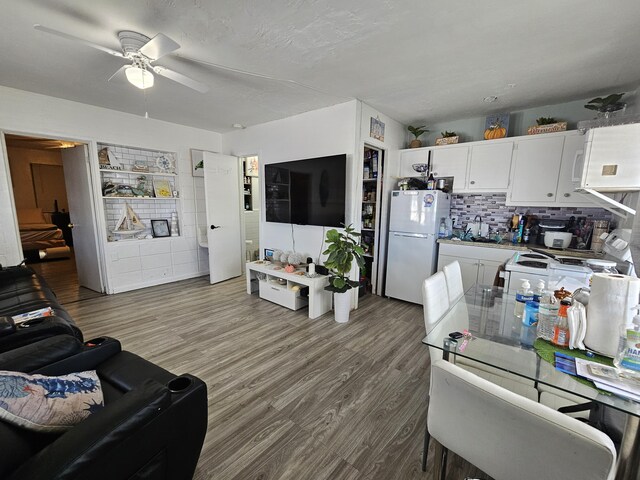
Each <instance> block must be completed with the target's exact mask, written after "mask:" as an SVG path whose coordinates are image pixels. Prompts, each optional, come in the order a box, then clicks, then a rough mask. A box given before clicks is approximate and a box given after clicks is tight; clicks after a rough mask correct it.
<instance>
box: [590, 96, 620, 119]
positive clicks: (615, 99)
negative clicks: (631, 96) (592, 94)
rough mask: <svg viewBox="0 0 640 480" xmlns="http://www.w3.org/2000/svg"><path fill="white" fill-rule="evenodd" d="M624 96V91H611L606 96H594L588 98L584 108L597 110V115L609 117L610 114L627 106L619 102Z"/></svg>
mask: <svg viewBox="0 0 640 480" xmlns="http://www.w3.org/2000/svg"><path fill="white" fill-rule="evenodd" d="M623 96H624V93H612V94H611V95H609V96H607V97H604V98H602V97H596V98H594V99H593V100H589V103H587V104H586V105H585V106H584V108H588V109H589V110H595V111H596V112H598V116H599V117H605V118H609V116H611V115H612V114H615V113H616V112H619V111H621V110H622V111H624V110H625V109H626V108H627V104H626V103H624V102H621V101H620V99H622V97H623Z"/></svg>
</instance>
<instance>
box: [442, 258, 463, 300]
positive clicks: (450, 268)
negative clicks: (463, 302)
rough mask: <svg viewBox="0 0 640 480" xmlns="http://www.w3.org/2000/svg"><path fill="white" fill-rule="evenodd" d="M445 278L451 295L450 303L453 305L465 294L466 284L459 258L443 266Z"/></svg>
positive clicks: (448, 292)
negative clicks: (464, 284) (463, 279)
mask: <svg viewBox="0 0 640 480" xmlns="http://www.w3.org/2000/svg"><path fill="white" fill-rule="evenodd" d="M442 271H443V273H444V278H446V279H447V294H448V295H449V303H450V304H451V305H453V304H454V303H456V302H457V301H458V300H460V299H461V298H462V296H463V295H464V286H463V285H462V270H460V262H458V261H457V260H456V261H454V262H451V263H450V264H448V265H445V266H444V267H443V268H442Z"/></svg>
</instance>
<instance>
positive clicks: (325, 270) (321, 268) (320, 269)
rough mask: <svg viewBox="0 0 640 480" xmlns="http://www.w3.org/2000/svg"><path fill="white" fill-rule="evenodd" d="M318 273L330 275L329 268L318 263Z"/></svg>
mask: <svg viewBox="0 0 640 480" xmlns="http://www.w3.org/2000/svg"><path fill="white" fill-rule="evenodd" d="M316 273H319V274H320V275H329V269H328V268H327V267H325V266H323V265H316Z"/></svg>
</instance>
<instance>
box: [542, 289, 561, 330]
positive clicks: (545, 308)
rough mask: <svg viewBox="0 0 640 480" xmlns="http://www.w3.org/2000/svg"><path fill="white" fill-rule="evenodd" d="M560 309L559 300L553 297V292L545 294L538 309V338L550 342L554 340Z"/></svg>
mask: <svg viewBox="0 0 640 480" xmlns="http://www.w3.org/2000/svg"><path fill="white" fill-rule="evenodd" d="M559 307H560V305H559V303H558V299H557V298H556V297H554V296H553V292H550V291H546V292H544V295H543V296H542V298H541V299H540V305H539V307H538V331H537V335H538V337H540V338H543V339H545V340H547V341H549V342H550V341H551V340H552V339H553V329H554V327H555V324H556V319H557V317H558V308H559Z"/></svg>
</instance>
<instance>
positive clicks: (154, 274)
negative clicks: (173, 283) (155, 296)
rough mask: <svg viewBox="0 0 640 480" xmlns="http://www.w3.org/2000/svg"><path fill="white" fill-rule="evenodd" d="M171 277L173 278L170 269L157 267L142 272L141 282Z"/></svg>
mask: <svg viewBox="0 0 640 480" xmlns="http://www.w3.org/2000/svg"><path fill="white" fill-rule="evenodd" d="M171 276H173V270H172V268H171V267H158V268H152V269H149V270H143V271H142V281H143V282H148V281H149V280H159V279H166V278H169V277H171Z"/></svg>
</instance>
